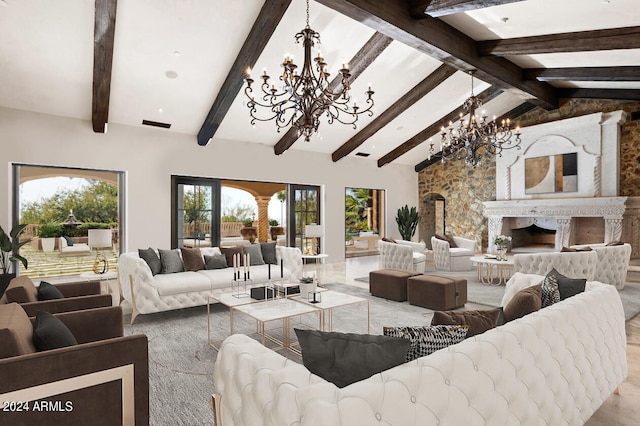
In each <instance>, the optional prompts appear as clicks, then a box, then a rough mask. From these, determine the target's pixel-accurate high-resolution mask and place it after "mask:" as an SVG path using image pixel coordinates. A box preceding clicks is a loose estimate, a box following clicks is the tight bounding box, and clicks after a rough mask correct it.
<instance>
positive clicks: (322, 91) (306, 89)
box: [244, 0, 374, 142]
mask: <svg viewBox="0 0 640 426" xmlns="http://www.w3.org/2000/svg"><path fill="white" fill-rule="evenodd" d="M295 38H296V43H300V40H302V42H303V45H304V63H303V65H302V70H301V71H300V73H298V69H297V68H298V66H297V65H296V64H295V63H294V62H293V58H292V57H291V56H289V55H286V56H285V58H284V61H283V62H282V64H281V66H282V68H283V71H282V75H281V76H280V82H281V84H280V87H279V88H276V85H275V84H271V85H270V84H269V78H270V77H269V75H268V74H267V71H266V69H265V70H264V73H263V74H262V75H261V76H260V78H262V83H261V84H260V93H258V95H259V98H258V99H257V100H256V98H255V96H254V93H253V87H252V84H253V82H254V80H253V79H252V78H251V69H247V75H246V78H245V81H246V83H247V85H246V87H245V89H244V93H245V95H246V96H247V98H248V99H249V101H248V102H247V107H248V108H249V115H250V116H251V124H252V125H253V124H255V122H256V121H269V120H274V119H275V123H276V126H277V129H278V132H280V129H283V128H286V127H289V126H294V127H296V128H297V130H298V137H300V136H304V140H305V141H306V142H309V140H310V139H311V136H312V135H313V134H314V133H316V134H317V133H318V125H319V124H320V116H322V115H323V114H326V117H327V122H328V123H329V124H332V123H333V122H334V121H338V122H340V123H342V124H347V125H352V126H353V128H354V129H355V128H357V126H356V122H357V121H358V117H359V116H360V115H361V114H364V113H368V115H369V116H370V117H371V116H373V111H372V108H373V98H372V97H371V96H372V95H373V93H374V92H373V91H372V90H371V86H369V89H368V90H367V91H366V92H365V95H366V105H365V107H364V108H361V107H359V106H358V105H357V103H356V101H355V100H354V101H353V102H352V101H351V95H350V93H349V90H350V89H351V84H350V82H349V77H351V74H350V72H349V66H348V65H346V64H342V68H341V69H340V71H339V72H340V74H341V75H342V78H341V82H340V83H341V84H337V85H335V86H337V87H333V86H332V85H331V84H330V83H329V76H330V74H329V72H327V63H326V62H325V61H324V58H323V57H322V54H321V53H320V51H318V55H317V56H316V57H315V58H313V60H312V53H311V48H312V47H313V46H314V44H315V43H316V42H318V43H320V34H319V33H317V32H316V31H314V30H312V29H311V28H310V27H309V0H307V26H306V27H305V28H304V29H303V30H302V31H300V32H299V33H297V34H296V35H295ZM312 62H315V67H314V66H313V65H312ZM340 86H342V87H340ZM257 107H261V109H260V112H259V111H258V108H257ZM261 114H264V115H261Z"/></svg>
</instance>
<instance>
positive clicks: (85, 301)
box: [20, 294, 113, 317]
mask: <svg viewBox="0 0 640 426" xmlns="http://www.w3.org/2000/svg"><path fill="white" fill-rule="evenodd" d="M112 304H113V299H112V297H111V295H110V294H96V295H93V296H79V297H70V298H65V299H52V300H41V301H38V302H29V303H21V304H20V306H22V309H24V311H25V312H26V313H27V315H28V316H30V317H34V316H35V315H36V314H37V313H38V311H46V312H49V313H50V314H57V313H61V312H70V311H80V310H83V309H93V308H104V307H107V306H111V305H112Z"/></svg>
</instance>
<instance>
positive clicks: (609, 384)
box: [214, 274, 627, 426]
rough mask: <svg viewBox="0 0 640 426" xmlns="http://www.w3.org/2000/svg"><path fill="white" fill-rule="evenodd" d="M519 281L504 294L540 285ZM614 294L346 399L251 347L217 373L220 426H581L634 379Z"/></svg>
mask: <svg viewBox="0 0 640 426" xmlns="http://www.w3.org/2000/svg"><path fill="white" fill-rule="evenodd" d="M522 275H523V274H514V277H512V279H511V280H510V281H509V283H507V287H509V286H510V285H515V286H516V287H518V288H522V287H525V286H529V285H534V284H536V283H539V282H540V281H541V280H542V279H543V278H544V277H543V276H541V275H538V276H536V277H534V278H533V279H531V277H522ZM624 321H625V320H624V312H623V309H622V303H621V301H620V297H619V295H618V292H617V291H616V289H615V288H614V287H613V286H610V285H604V284H602V283H598V282H588V283H587V290H586V291H585V292H584V293H581V294H578V295H576V296H574V297H571V298H568V299H566V300H564V301H562V302H559V303H557V304H555V305H553V306H550V307H547V308H544V309H542V310H540V311H538V312H535V313H533V314H529V315H526V316H525V317H523V318H520V319H518V320H515V321H512V322H509V323H507V324H505V325H503V326H500V327H498V328H495V329H493V330H490V331H488V332H485V333H483V334H480V335H477V336H474V337H472V338H469V339H467V340H465V341H463V342H461V343H459V344H457V345H453V346H450V347H449V348H447V349H443V350H440V351H437V352H435V353H433V354H431V355H429V356H426V357H422V358H419V359H417V360H415V361H412V362H410V363H407V364H403V365H400V366H398V367H395V368H392V369H390V370H387V371H385V372H382V373H380V374H376V375H373V376H372V377H370V378H368V379H366V380H363V381H360V382H357V383H354V384H352V385H350V386H347V387H345V388H342V389H339V388H337V387H336V386H334V385H333V384H332V383H328V382H326V381H324V380H323V379H321V378H319V377H317V376H315V375H313V374H311V373H310V372H309V371H308V370H307V369H306V368H305V367H304V366H302V365H300V364H297V363H295V362H293V361H291V360H288V359H286V358H284V357H282V356H281V355H279V354H277V353H275V352H273V351H271V350H270V349H267V348H265V347H264V346H262V345H260V344H259V343H258V342H257V341H255V340H253V339H251V338H249V337H247V336H244V335H239V334H236V335H232V336H230V337H228V338H227V339H225V341H224V342H223V344H222V347H221V349H220V352H219V353H218V358H217V360H216V364H215V369H214V383H215V388H216V389H215V392H216V395H215V408H216V410H215V411H216V417H217V420H216V425H218V426H231V425H356V424H358V425H360V424H362V425H365V424H366V425H377V424H385V425H401V426H407V425H421V426H423V425H436V424H441V425H582V424H584V423H585V422H586V421H587V420H588V419H589V417H591V415H592V414H593V413H594V411H595V410H596V409H597V408H598V407H599V406H600V405H601V404H602V403H603V402H604V401H605V400H606V399H607V398H608V397H609V396H610V395H611V393H612V392H613V391H614V390H615V389H616V388H617V387H618V386H619V385H620V383H622V381H623V380H624V379H625V377H626V375H627V362H626V336H625V324H624Z"/></svg>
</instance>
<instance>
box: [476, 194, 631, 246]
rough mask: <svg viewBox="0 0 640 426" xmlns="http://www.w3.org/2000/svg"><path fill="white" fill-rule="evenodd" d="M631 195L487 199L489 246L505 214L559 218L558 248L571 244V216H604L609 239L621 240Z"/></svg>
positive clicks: (509, 215)
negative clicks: (623, 221) (627, 203)
mask: <svg viewBox="0 0 640 426" xmlns="http://www.w3.org/2000/svg"><path fill="white" fill-rule="evenodd" d="M626 202H627V197H596V198H562V199H558V198H556V199H544V200H543V199H538V200H508V201H507V200H505V201H486V202H484V203H483V204H484V215H485V216H486V217H487V218H488V222H489V226H488V227H489V247H490V249H494V248H495V247H493V240H494V238H495V236H496V235H500V234H501V233H502V232H503V230H502V225H503V218H505V217H545V218H553V219H555V221H556V225H557V229H556V239H555V248H556V250H559V249H560V248H562V247H564V246H568V245H569V241H570V236H571V218H574V217H602V218H604V223H605V232H604V235H605V238H604V239H605V241H604V242H605V243H608V242H610V241H614V240H620V237H621V234H622V218H623V215H624V212H625V209H626Z"/></svg>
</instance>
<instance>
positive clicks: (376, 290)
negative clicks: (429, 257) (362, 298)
mask: <svg viewBox="0 0 640 426" xmlns="http://www.w3.org/2000/svg"><path fill="white" fill-rule="evenodd" d="M415 275H419V273H418V272H409V271H400V270H398V269H380V270H378V271H371V272H369V292H370V293H371V295H372V296H377V297H383V298H385V299H389V300H395V301H396V302H404V301H405V300H407V279H408V278H409V277H413V276H415Z"/></svg>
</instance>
